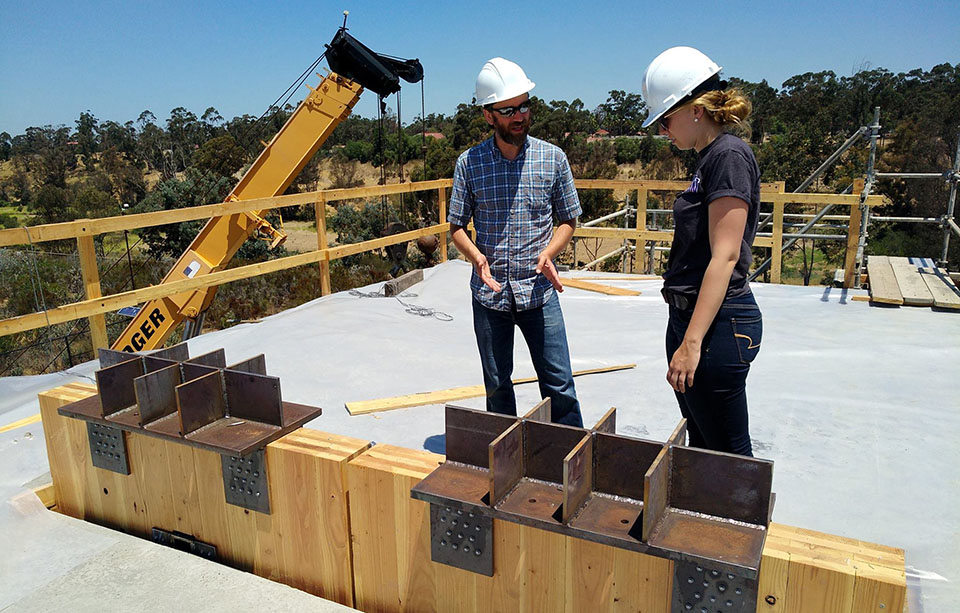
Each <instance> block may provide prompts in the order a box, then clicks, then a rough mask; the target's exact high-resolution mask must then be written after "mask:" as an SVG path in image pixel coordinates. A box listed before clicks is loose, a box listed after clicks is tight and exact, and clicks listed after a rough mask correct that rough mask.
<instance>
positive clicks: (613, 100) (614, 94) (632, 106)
mask: <svg viewBox="0 0 960 613" xmlns="http://www.w3.org/2000/svg"><path fill="white" fill-rule="evenodd" d="M646 115H647V114H646V105H644V103H643V98H642V97H641V96H640V94H628V93H627V92H625V91H623V90H621V89H614V90H611V91H610V93H609V95H608V96H607V101H606V102H604V103H603V104H601V105H600V106H598V107H597V111H596V118H597V124H598V125H599V126H600V127H601V128H604V129H605V130H607V131H608V132H610V134H611V135H613V136H626V135H629V134H636V133H637V131H638V130H639V129H640V124H641V123H643V119H644V118H645V117H646Z"/></svg>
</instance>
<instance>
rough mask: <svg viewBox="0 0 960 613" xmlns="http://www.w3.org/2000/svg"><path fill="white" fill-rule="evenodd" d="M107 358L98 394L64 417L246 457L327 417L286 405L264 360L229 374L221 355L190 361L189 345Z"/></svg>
mask: <svg viewBox="0 0 960 613" xmlns="http://www.w3.org/2000/svg"><path fill="white" fill-rule="evenodd" d="M171 358H175V359H171ZM100 359H101V364H104V365H106V366H105V368H102V369H101V370H99V371H97V373H96V376H97V383H98V392H99V393H98V395H97V396H92V397H89V398H85V399H83V400H79V401H77V402H74V403H71V404H68V405H66V406H63V407H61V408H60V409H58V413H60V414H61V415H65V416H67V417H73V418H77V419H82V420H85V421H88V422H94V423H98V424H100V425H104V426H109V427H117V428H121V429H122V430H126V431H130V432H137V433H141V434H147V435H151V436H156V437H159V438H163V439H167V440H173V441H176V442H180V443H186V444H189V445H194V446H196V447H201V448H203V449H209V450H212V451H216V452H217V453H220V454H227V455H231V456H241V455H247V454H249V453H251V452H252V451H254V450H256V449H259V448H261V447H263V446H265V445H266V444H268V443H270V442H271V441H274V440H276V439H278V438H280V437H281V436H283V435H284V434H286V433H288V432H290V431H292V430H294V429H296V428H299V427H300V426H302V425H303V424H304V423H306V422H307V421H309V420H311V419H313V418H315V417H317V416H319V415H320V413H321V410H320V409H319V408H317V407H311V406H306V405H302V404H298V403H293V402H284V401H283V400H282V398H281V394H280V380H279V379H278V378H277V377H270V376H267V375H266V362H265V359H264V356H263V355H259V356H256V357H253V358H250V359H248V360H245V361H243V362H239V363H237V364H234V365H233V366H232V367H230V368H227V367H226V358H225V355H224V352H223V350H222V349H218V350H216V351H212V352H210V353H207V354H204V355H201V356H197V357H194V358H190V357H189V355H188V354H187V352H186V345H182V346H181V345H178V346H176V347H171V348H169V349H164V350H162V351H160V352H155V353H152V354H149V355H143V354H135V353H125V352H119V351H111V350H101V352H100ZM180 360H183V361H180ZM108 364H109V365H108Z"/></svg>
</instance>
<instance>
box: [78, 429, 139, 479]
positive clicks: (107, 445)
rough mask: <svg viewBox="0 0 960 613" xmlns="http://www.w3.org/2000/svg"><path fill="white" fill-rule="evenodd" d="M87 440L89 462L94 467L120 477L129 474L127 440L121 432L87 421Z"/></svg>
mask: <svg viewBox="0 0 960 613" xmlns="http://www.w3.org/2000/svg"><path fill="white" fill-rule="evenodd" d="M87 439H88V440H89V441H90V460H91V461H92V462H93V465H94V466H96V467H97V468H102V469H104V470H112V471H113V472H115V473H120V474H121V475H129V474H130V464H129V462H128V461H127V439H126V438H125V435H124V434H123V430H121V429H120V428H111V427H110V426H103V425H100V424H95V423H93V422H89V421H88V422H87Z"/></svg>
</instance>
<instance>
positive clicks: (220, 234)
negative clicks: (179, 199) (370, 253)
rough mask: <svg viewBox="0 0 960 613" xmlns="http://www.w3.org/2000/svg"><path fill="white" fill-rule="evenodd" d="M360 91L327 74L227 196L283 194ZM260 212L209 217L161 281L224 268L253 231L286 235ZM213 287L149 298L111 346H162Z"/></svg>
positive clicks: (277, 239)
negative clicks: (154, 298) (155, 298)
mask: <svg viewBox="0 0 960 613" xmlns="http://www.w3.org/2000/svg"><path fill="white" fill-rule="evenodd" d="M362 92H363V87H362V86H361V85H360V84H359V83H356V82H354V81H351V80H350V79H348V78H346V77H343V76H340V75H338V74H336V73H330V74H329V75H328V76H327V77H324V78H323V81H321V83H320V85H319V86H318V87H317V88H316V89H313V90H312V91H311V92H310V95H309V96H307V97H306V98H304V100H303V102H301V103H300V105H299V106H298V107H297V109H296V110H295V111H294V112H293V115H292V116H291V117H290V119H289V120H288V121H287V123H286V124H285V125H284V126H283V128H281V129H280V131H279V132H278V133H277V134H276V136H274V137H273V140H272V141H270V143H269V144H268V145H267V147H266V148H265V149H264V150H263V152H262V153H261V154H260V156H259V157H258V158H257V160H256V161H255V162H254V163H253V165H252V166H251V167H250V169H249V170H248V171H247V172H246V174H245V175H244V176H243V178H242V179H241V180H240V182H239V183H238V184H237V186H236V187H235V188H234V189H233V191H232V192H231V193H230V195H229V196H227V198H226V202H232V201H235V200H247V199H251V198H265V197H271V196H279V195H281V194H282V193H283V192H284V191H285V190H286V189H287V187H289V185H290V183H291V182H292V181H293V180H294V179H295V178H296V177H297V175H298V174H299V173H300V171H301V170H303V167H304V166H305V165H306V164H307V162H309V161H310V158H312V157H313V155H314V154H315V153H316V152H317V150H318V149H319V148H320V146H321V145H322V144H323V142H324V141H325V140H326V139H327V137H328V136H330V133H331V132H333V130H334V128H336V127H337V124H339V123H340V122H341V121H342V120H343V119H346V117H347V116H348V115H349V114H350V112H351V110H352V109H353V106H354V104H356V103H357V100H359V98H360V94H361V93H362ZM262 212H263V211H250V212H246V213H238V214H234V215H225V216H222V217H215V218H213V219H211V220H210V221H208V222H207V224H206V225H205V226H204V227H203V229H202V230H201V231H200V233H199V234H198V235H197V237H196V238H195V239H193V242H192V243H191V244H190V247H188V248H187V250H186V251H185V252H184V253H183V255H181V256H180V259H179V260H177V263H176V264H175V265H174V266H173V268H172V269H171V270H170V272H168V273H167V275H166V276H165V277H164V278H163V281H161V283H170V282H172V281H179V280H181V279H188V278H193V277H196V276H198V275H204V274H207V273H210V272H215V271H218V270H222V269H223V268H225V267H226V266H227V264H228V263H229V262H230V260H231V258H233V256H234V255H235V254H236V252H237V250H238V249H240V246H241V245H242V244H243V243H244V241H246V240H247V239H248V238H249V237H250V236H252V235H253V234H254V233H257V232H259V233H260V234H261V235H265V236H267V237H268V238H269V239H270V240H271V243H272V246H276V245H278V244H280V243H281V242H283V240H284V239H285V238H286V235H285V234H283V233H282V232H280V231H278V230H276V229H275V228H273V226H271V225H270V223H269V222H267V221H266V220H265V219H263V218H262V217H261V216H260V214H261V213H262ZM215 293H216V288H204V289H198V290H194V291H190V292H184V293H182V294H177V295H175V296H169V297H165V298H160V299H157V300H152V301H150V302H148V303H146V304H145V305H143V307H142V308H141V309H140V311H139V313H137V315H136V316H135V317H134V318H133V320H132V321H131V322H130V324H129V325H128V326H127V327H126V329H125V330H124V331H123V333H122V334H121V335H120V336H119V338H117V340H116V341H115V342H114V343H113V349H116V350H121V351H143V350H148V349H155V348H157V347H160V346H162V345H163V343H164V341H166V340H167V338H168V337H169V336H170V334H171V333H172V332H173V330H174V329H175V328H176V327H177V326H178V325H179V324H180V323H182V322H183V321H184V320H185V319H188V318H195V317H197V316H198V315H200V314H201V313H203V312H204V311H205V310H206V308H207V307H208V306H209V305H210V302H211V301H212V300H213V297H214V295H215Z"/></svg>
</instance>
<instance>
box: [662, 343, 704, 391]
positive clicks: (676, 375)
mask: <svg viewBox="0 0 960 613" xmlns="http://www.w3.org/2000/svg"><path fill="white" fill-rule="evenodd" d="M699 363H700V343H699V342H694V341H688V340H686V339H684V341H683V342H682V343H680V347H678V348H677V350H676V351H675V352H674V353H673V357H672V358H670V367H669V368H668V369H667V383H669V384H670V387H672V388H673V389H674V391H677V392H680V393H681V394H685V393H686V392H687V388H688V387H693V375H694V373H695V372H696V371H697V364H699Z"/></svg>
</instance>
